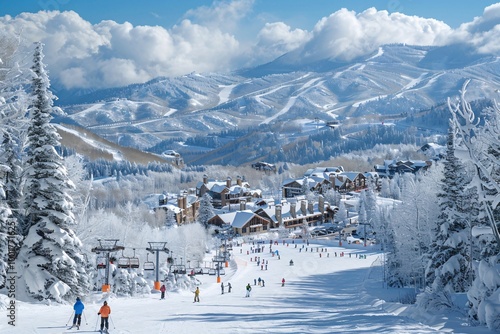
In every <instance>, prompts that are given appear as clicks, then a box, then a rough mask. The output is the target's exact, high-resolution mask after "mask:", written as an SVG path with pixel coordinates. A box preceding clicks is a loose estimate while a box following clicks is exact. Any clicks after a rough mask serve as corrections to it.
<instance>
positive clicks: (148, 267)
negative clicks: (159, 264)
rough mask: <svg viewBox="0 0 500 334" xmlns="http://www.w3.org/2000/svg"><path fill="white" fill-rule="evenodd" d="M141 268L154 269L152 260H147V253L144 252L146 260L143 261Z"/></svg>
mask: <svg viewBox="0 0 500 334" xmlns="http://www.w3.org/2000/svg"><path fill="white" fill-rule="evenodd" d="M142 268H143V269H144V270H148V271H151V270H155V263H154V262H153V261H149V253H148V254H146V262H144V264H143V265H142Z"/></svg>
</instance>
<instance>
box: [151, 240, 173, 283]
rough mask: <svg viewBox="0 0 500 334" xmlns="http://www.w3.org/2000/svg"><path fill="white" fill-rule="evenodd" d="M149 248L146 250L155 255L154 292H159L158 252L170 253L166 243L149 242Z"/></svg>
mask: <svg viewBox="0 0 500 334" xmlns="http://www.w3.org/2000/svg"><path fill="white" fill-rule="evenodd" d="M148 244H149V247H148V248H146V250H148V251H150V252H151V253H156V268H155V269H156V280H155V290H160V286H161V284H160V252H165V253H167V254H168V253H170V250H169V249H168V248H167V242H166V241H165V242H163V241H149V242H148Z"/></svg>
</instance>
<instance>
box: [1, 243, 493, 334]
mask: <svg viewBox="0 0 500 334" xmlns="http://www.w3.org/2000/svg"><path fill="white" fill-rule="evenodd" d="M320 243H321V244H320ZM269 245H270V244H269V241H265V243H263V244H255V245H252V244H251V243H245V244H243V246H241V247H234V248H233V257H232V259H231V261H230V262H229V267H228V268H225V272H226V274H225V275H224V276H221V280H222V282H223V283H224V284H225V285H227V283H228V282H230V283H231V284H232V292H231V293H227V288H226V290H225V294H223V295H222V294H221V287H220V284H219V283H217V278H216V276H210V275H198V276H196V279H198V280H199V281H200V285H199V286H200V290H201V294H200V299H201V302H200V303H193V292H192V291H190V290H182V291H168V292H167V296H166V300H160V297H159V294H158V293H156V292H155V293H152V294H150V295H145V296H140V297H131V298H123V297H122V298H117V297H113V296H107V295H103V294H102V293H95V294H93V295H90V296H87V297H85V298H84V303H85V311H84V317H83V318H82V325H83V326H82V327H81V328H80V330H79V331H77V330H75V329H73V330H71V332H79V333H85V332H92V331H94V330H95V329H96V328H97V321H98V316H97V312H98V310H99V307H100V306H101V305H102V301H103V300H105V299H106V300H107V301H108V303H109V305H110V307H111V310H112V313H111V318H110V319H111V321H110V333H134V334H137V333H148V334H153V333H176V334H179V333H203V334H208V333H217V334H221V333H233V334H234V333H491V332H490V331H488V330H486V329H484V328H476V327H469V326H468V325H467V321H466V320H465V317H464V316H463V314H460V313H458V312H457V313H450V314H446V315H440V316H434V317H431V316H429V315H427V316H425V315H423V314H420V313H419V312H417V311H416V310H415V308H414V307H413V306H411V305H405V304H401V303H399V301H404V300H405V299H406V298H407V296H411V294H412V290H402V289H388V288H386V287H384V284H383V274H384V270H383V267H382V266H381V263H382V260H383V254H382V253H381V252H380V250H379V249H378V248H377V246H367V247H364V246H363V245H349V244H348V245H343V247H339V246H338V241H335V240H320V241H319V240H318V241H311V244H310V245H309V246H308V245H307V244H305V243H304V242H303V241H302V240H300V239H299V240H295V242H294V243H292V241H289V242H288V243H285V244H283V243H282V242H281V241H280V242H279V244H278V245H275V244H273V245H272V249H273V250H274V251H276V250H277V251H278V252H279V257H278V256H277V255H275V256H273V255H272V254H271V253H270V250H269ZM258 246H260V247H264V252H261V253H252V252H251V250H250V249H251V247H254V248H255V247H258ZM306 249H307V250H306ZM247 252H248V253H249V254H248V255H247ZM342 252H343V253H344V256H340V255H341V253H342ZM256 256H257V257H260V259H261V261H262V260H265V261H266V263H267V270H265V267H263V268H262V269H261V266H260V265H257V263H256V262H255V261H254V259H255V257H256ZM365 256H366V258H365ZM251 258H252V261H251ZM290 260H293V262H294V265H293V266H290ZM261 263H262V262H261ZM259 277H260V278H262V279H263V280H264V282H265V286H264V287H263V286H259V285H258V284H257V285H254V279H258V278H259ZM282 278H285V281H286V282H285V286H284V287H282V286H281V280H282ZM248 283H250V284H251V286H252V291H251V296H250V298H246V297H245V286H246V285H247V284H248ZM2 298H4V299H5V296H2ZM17 307H18V308H17V310H16V327H12V326H10V325H8V323H7V321H8V318H7V317H6V316H5V313H4V317H3V318H4V319H3V320H2V321H1V322H0V333H40V334H49V333H50V334H52V333H65V332H68V331H67V330H66V326H65V325H66V324H70V319H71V316H72V312H73V309H72V305H58V304H52V305H50V306H48V305H43V304H33V303H22V302H17ZM4 311H5V310H4ZM2 313H3V312H2Z"/></svg>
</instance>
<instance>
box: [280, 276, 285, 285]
mask: <svg viewBox="0 0 500 334" xmlns="http://www.w3.org/2000/svg"><path fill="white" fill-rule="evenodd" d="M281 286H285V278H284V277H283V279H282V280H281Z"/></svg>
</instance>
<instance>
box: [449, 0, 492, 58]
mask: <svg viewBox="0 0 500 334" xmlns="http://www.w3.org/2000/svg"><path fill="white" fill-rule="evenodd" d="M449 43H463V44H467V45H470V46H472V47H474V48H475V49H476V50H477V52H478V53H481V54H494V55H500V3H497V4H493V5H491V6H488V7H486V8H485V9H484V12H483V15H482V16H479V17H476V18H474V20H472V22H468V23H464V24H462V25H461V26H460V27H459V28H458V29H456V30H455V31H454V32H453V34H452V36H451V37H450V39H449Z"/></svg>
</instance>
